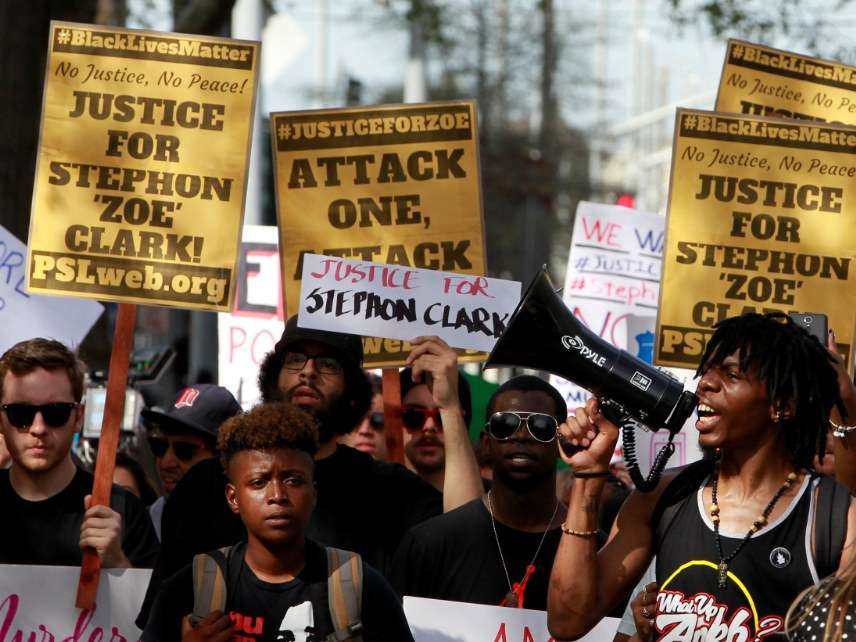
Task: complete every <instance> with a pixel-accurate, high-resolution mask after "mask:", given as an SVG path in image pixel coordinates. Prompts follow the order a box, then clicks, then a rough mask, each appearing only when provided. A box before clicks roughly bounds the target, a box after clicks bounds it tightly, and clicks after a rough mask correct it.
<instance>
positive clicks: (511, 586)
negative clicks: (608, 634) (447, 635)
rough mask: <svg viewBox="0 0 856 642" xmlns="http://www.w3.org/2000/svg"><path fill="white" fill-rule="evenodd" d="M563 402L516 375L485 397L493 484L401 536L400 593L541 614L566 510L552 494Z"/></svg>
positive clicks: (395, 576)
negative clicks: (468, 499)
mask: <svg viewBox="0 0 856 642" xmlns="http://www.w3.org/2000/svg"><path fill="white" fill-rule="evenodd" d="M566 417H567V407H566V405H565V401H564V399H563V398H562V395H561V394H560V393H559V392H558V391H557V390H556V389H555V388H553V387H552V386H551V385H550V384H548V383H547V382H546V381H544V380H543V379H539V378H537V377H533V376H521V377H515V378H513V379H511V380H509V381H507V382H506V383H505V384H503V385H502V386H500V388H499V389H498V390H497V391H496V392H495V393H494V394H493V396H492V397H491V398H490V401H489V402H488V407H487V422H486V424H485V432H484V433H482V445H483V447H484V448H485V449H486V450H487V451H488V454H489V456H490V460H491V464H492V469H493V487H492V488H491V490H490V491H489V492H488V493H486V494H485V495H483V496H482V497H479V498H478V499H476V500H474V501H471V502H469V503H467V504H464V505H463V506H461V507H460V508H458V509H456V510H453V511H451V512H448V513H446V514H444V515H442V516H440V517H435V518H434V519H431V520H428V521H427V522H424V523H423V524H420V525H418V526H416V527H414V528H413V529H411V531H410V532H409V533H408V534H407V535H406V536H405V538H404V540H403V541H402V543H401V546H400V547H399V550H398V552H397V553H396V556H395V561H394V563H393V571H392V575H391V580H392V584H393V586H394V587H395V588H396V590H397V591H398V592H399V593H400V594H401V595H412V596H416V597H428V598H434V599H441V600H453V601H459V602H472V603H476V604H489V605H494V606H496V605H499V606H507V607H521V608H522V607H525V608H529V609H539V610H544V609H546V607H547V586H548V581H549V578H550V568H551V567H552V563H553V557H554V555H555V553H556V549H557V547H558V544H559V539H560V535H561V531H560V530H559V527H560V526H561V524H562V520H563V519H564V517H565V515H566V513H567V509H566V507H565V505H564V504H562V503H561V502H559V501H558V500H557V499H556V460H557V458H558V456H559V453H558V447H557V443H556V434H557V429H558V425H559V424H560V423H561V422H563V421H565V418H566Z"/></svg>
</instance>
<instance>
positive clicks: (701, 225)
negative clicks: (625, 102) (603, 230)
mask: <svg viewBox="0 0 856 642" xmlns="http://www.w3.org/2000/svg"><path fill="white" fill-rule="evenodd" d="M666 225H667V228H666V247H665V253H664V257H663V274H662V281H661V285H660V307H659V314H658V317H657V342H656V357H655V360H656V363H658V364H660V365H668V366H676V367H684V368H687V367H693V366H695V365H696V364H697V363H698V360H699V357H700V356H701V353H702V351H703V350H704V346H705V344H706V342H707V339H708V338H709V337H710V335H711V333H712V331H711V327H712V326H713V324H714V323H716V322H717V321H719V320H721V319H724V318H726V317H730V316H734V315H737V314H741V313H743V312H752V311H754V312H766V311H769V310H780V311H783V312H815V313H817V312H823V313H825V314H827V315H828V316H829V326H830V327H831V328H833V329H834V330H835V332H836V334H837V338H838V341H839V348H840V349H841V351H842V353H843V354H845V355H849V354H850V350H851V345H852V342H853V333H854V318H856V270H854V269H853V268H854V265H853V260H854V255H856V130H854V129H853V128H850V127H842V126H836V125H825V124H823V123H794V122H788V121H784V120H776V119H769V118H759V117H749V116H739V115H733V116H732V115H730V114H720V113H713V112H707V111H693V110H685V109H679V110H678V114H677V120H676V125H675V139H674V147H673V150H672V176H671V186H670V191H669V210H668V220H667V224H666ZM848 363H849V359H848Z"/></svg>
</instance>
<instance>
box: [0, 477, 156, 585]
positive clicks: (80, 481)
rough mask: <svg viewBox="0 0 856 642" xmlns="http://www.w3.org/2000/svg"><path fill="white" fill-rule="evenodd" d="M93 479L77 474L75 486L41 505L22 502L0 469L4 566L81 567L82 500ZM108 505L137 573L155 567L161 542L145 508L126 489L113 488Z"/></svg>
mask: <svg viewBox="0 0 856 642" xmlns="http://www.w3.org/2000/svg"><path fill="white" fill-rule="evenodd" d="M93 481H94V478H93V476H92V475H91V474H90V473H87V472H86V471H84V470H81V469H79V468H78V469H77V472H76V473H75V475H74V477H73V478H72V480H71V482H70V483H69V484H68V486H66V487H65V488H63V489H62V490H61V491H60V492H58V493H57V494H56V495H54V496H53V497H49V498H47V499H43V500H40V501H29V500H26V499H23V498H22V497H21V496H19V495H18V493H16V492H15V489H14V488H12V483H11V481H10V480H9V471H8V470H0V510H2V513H3V524H4V525H3V527H2V528H0V564H45V565H53V566H80V563H81V560H82V558H83V555H82V553H81V550H80V525H81V524H82V523H83V514H84V513H85V512H86V511H85V509H84V507H83V499H84V497H86V495H89V494H91V493H92V484H93ZM110 506H111V508H112V509H113V510H115V511H116V512H118V513H120V514H121V515H122V551H123V552H124V553H125V557H127V558H128V559H129V560H130V562H131V564H132V565H133V566H134V567H136V568H151V567H152V566H153V565H154V563H155V559H156V558H157V554H158V540H157V537H156V536H155V530H154V527H153V526H152V520H151V519H150V518H149V514H148V511H147V510H146V508H145V506H143V503H142V502H141V501H140V500H139V499H138V498H137V497H136V496H135V495H133V494H132V493H130V492H128V491H127V490H125V489H124V488H122V487H120V486H117V485H116V484H114V485H113V488H112V489H111V494H110Z"/></svg>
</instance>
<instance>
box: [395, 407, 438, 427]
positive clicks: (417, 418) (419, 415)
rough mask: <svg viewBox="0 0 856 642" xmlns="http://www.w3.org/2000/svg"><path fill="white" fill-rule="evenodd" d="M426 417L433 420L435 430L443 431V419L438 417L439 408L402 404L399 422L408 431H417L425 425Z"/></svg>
mask: <svg viewBox="0 0 856 642" xmlns="http://www.w3.org/2000/svg"><path fill="white" fill-rule="evenodd" d="M428 417H431V419H433V420H434V426H435V427H436V429H437V432H443V420H442V419H440V409H439V408H425V407H424V406H402V407H401V423H402V425H403V426H404V427H405V428H406V429H407V430H408V431H409V432H418V431H420V430H422V428H423V427H424V426H425V422H426V421H428Z"/></svg>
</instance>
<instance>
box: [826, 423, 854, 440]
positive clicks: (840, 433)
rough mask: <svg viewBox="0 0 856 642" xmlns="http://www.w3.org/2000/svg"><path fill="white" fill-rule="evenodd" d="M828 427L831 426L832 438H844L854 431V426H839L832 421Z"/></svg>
mask: <svg viewBox="0 0 856 642" xmlns="http://www.w3.org/2000/svg"><path fill="white" fill-rule="evenodd" d="M829 425H830V426H832V436H833V437H839V438H844V437H846V436H847V435H848V434H849V433H851V432H853V431H854V430H856V426H843V425H839V424H837V423H835V422H834V421H832V419H830V420H829Z"/></svg>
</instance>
